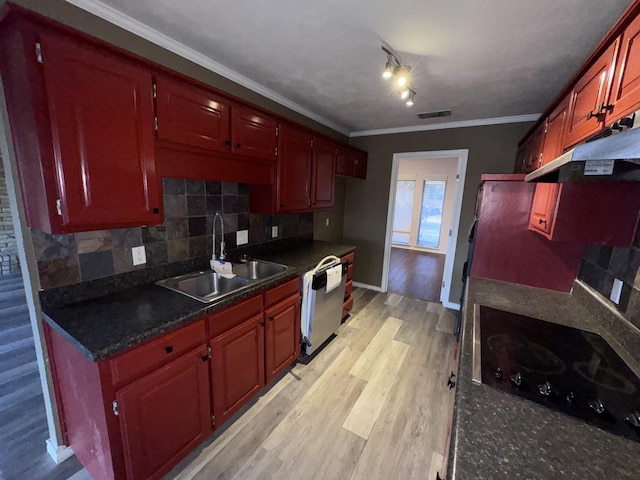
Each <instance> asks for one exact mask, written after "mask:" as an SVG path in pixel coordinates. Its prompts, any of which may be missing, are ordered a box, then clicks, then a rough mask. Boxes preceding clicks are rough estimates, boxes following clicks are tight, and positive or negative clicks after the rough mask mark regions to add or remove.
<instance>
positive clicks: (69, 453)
mask: <svg viewBox="0 0 640 480" xmlns="http://www.w3.org/2000/svg"><path fill="white" fill-rule="evenodd" d="M47 453H48V454H49V455H50V456H51V458H53V461H54V462H56V465H60V464H61V463H62V462H64V461H65V460H66V459H67V458H71V457H73V456H74V455H75V453H74V452H73V449H72V448H71V447H66V446H64V445H55V444H54V443H53V442H52V441H51V439H50V438H48V439H47Z"/></svg>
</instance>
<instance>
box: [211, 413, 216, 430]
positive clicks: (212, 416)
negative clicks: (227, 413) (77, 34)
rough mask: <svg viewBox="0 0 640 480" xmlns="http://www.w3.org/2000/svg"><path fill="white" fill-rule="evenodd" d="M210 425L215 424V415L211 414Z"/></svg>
mask: <svg viewBox="0 0 640 480" xmlns="http://www.w3.org/2000/svg"><path fill="white" fill-rule="evenodd" d="M211 425H212V426H214V427H215V426H216V416H215V415H211Z"/></svg>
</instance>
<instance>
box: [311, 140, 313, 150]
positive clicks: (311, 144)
mask: <svg viewBox="0 0 640 480" xmlns="http://www.w3.org/2000/svg"><path fill="white" fill-rule="evenodd" d="M311 148H313V140H311Z"/></svg>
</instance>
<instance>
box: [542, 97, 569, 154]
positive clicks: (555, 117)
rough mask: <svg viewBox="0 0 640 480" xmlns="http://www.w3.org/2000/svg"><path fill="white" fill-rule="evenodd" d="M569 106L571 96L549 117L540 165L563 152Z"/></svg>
mask: <svg viewBox="0 0 640 480" xmlns="http://www.w3.org/2000/svg"><path fill="white" fill-rule="evenodd" d="M568 106H569V98H568V97H567V98H566V99H565V100H564V101H563V102H562V103H561V104H560V105H558V107H557V108H556V109H555V110H554V111H553V112H552V113H551V115H549V118H548V119H547V122H546V129H545V130H546V133H545V135H544V142H543V145H542V154H541V160H540V166H543V165H546V164H547V163H549V162H550V161H551V160H553V159H555V158H556V157H557V156H558V155H560V154H561V153H562V144H563V142H564V125H565V119H566V118H567V107H568Z"/></svg>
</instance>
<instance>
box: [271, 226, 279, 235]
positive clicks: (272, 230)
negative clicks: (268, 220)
mask: <svg viewBox="0 0 640 480" xmlns="http://www.w3.org/2000/svg"><path fill="white" fill-rule="evenodd" d="M277 236H278V226H277V225H275V226H273V227H271V238H276V237H277Z"/></svg>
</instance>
